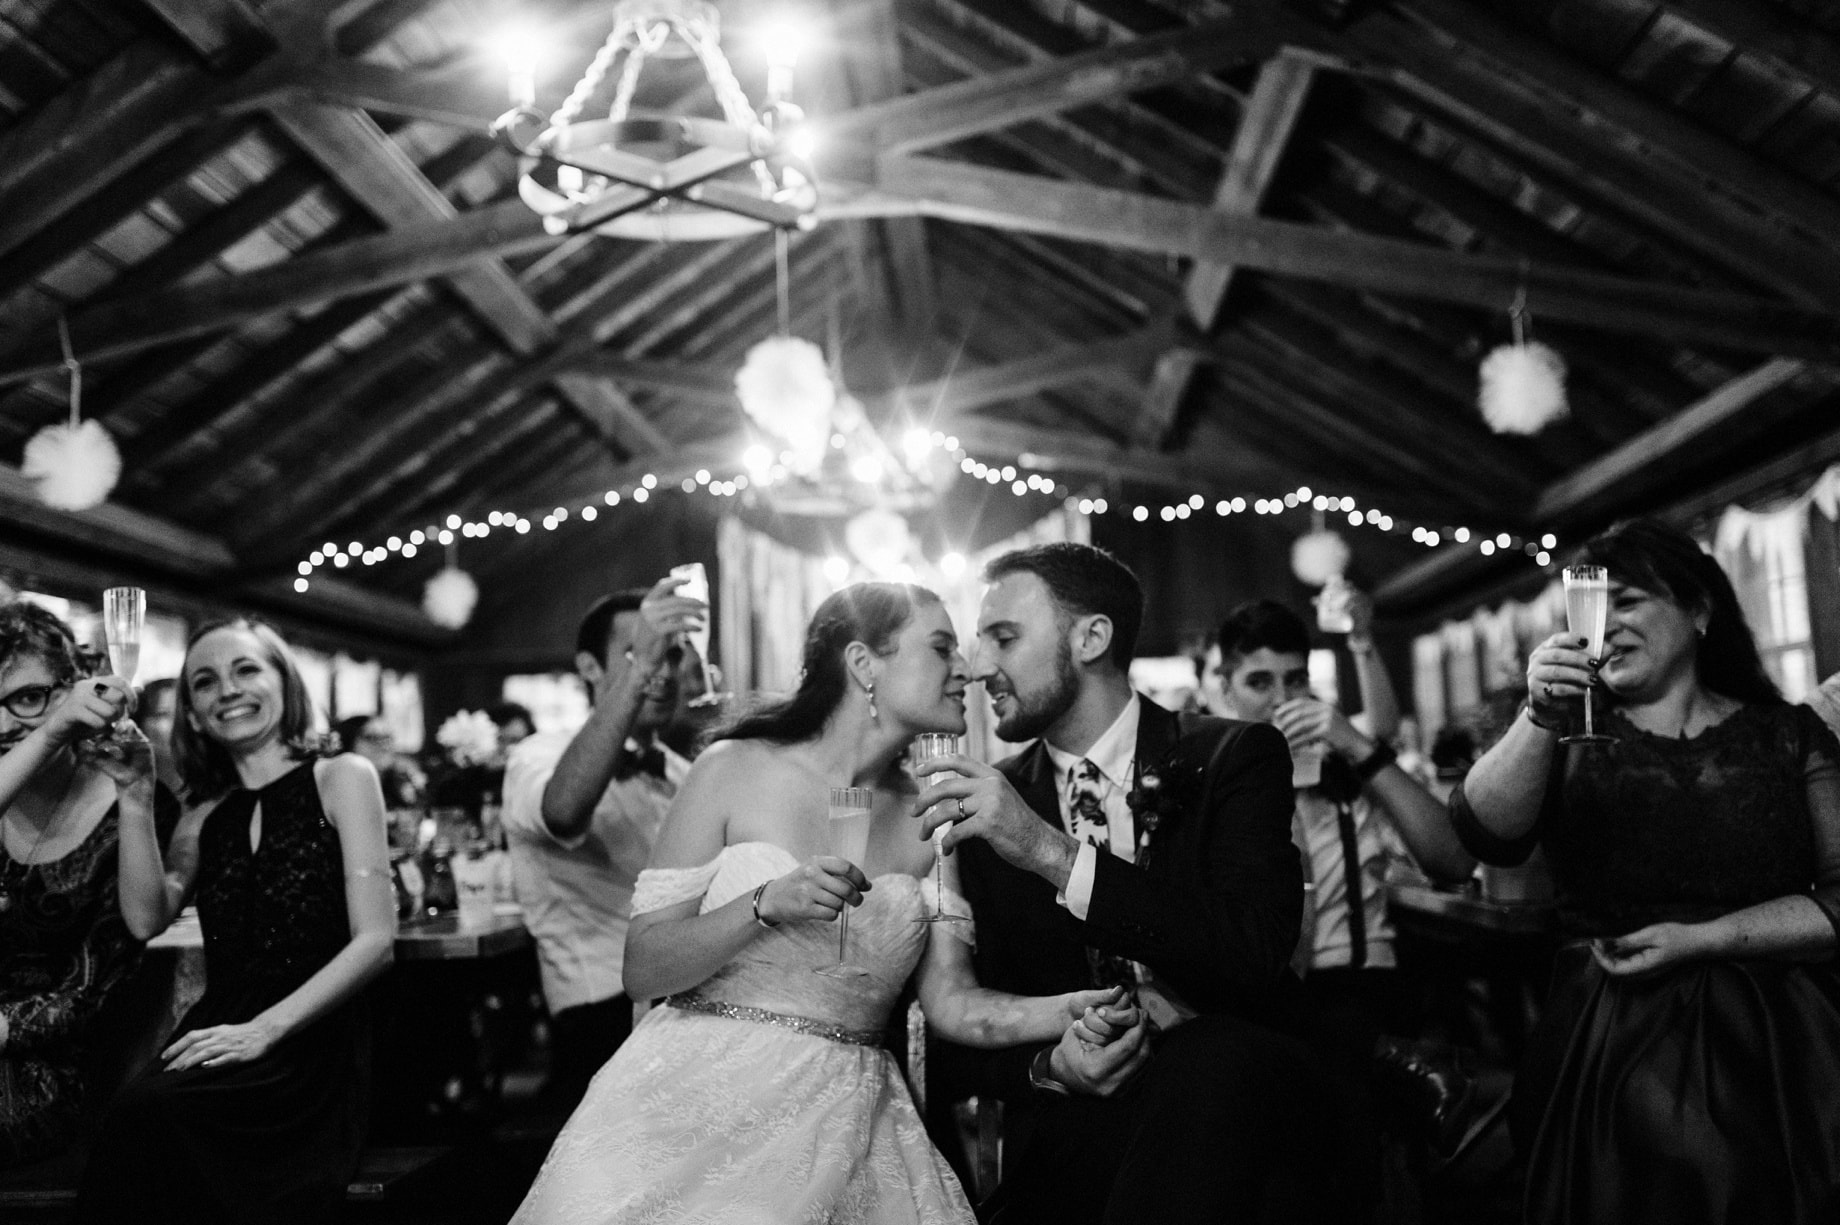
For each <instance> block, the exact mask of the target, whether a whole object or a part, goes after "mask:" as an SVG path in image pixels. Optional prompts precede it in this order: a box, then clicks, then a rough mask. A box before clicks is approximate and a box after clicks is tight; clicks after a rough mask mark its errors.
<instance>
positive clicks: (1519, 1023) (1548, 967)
mask: <svg viewBox="0 0 1840 1225" xmlns="http://www.w3.org/2000/svg"><path fill="white" fill-rule="evenodd" d="M1386 895H1387V913H1388V914H1389V915H1390V916H1391V918H1392V920H1393V924H1394V926H1395V927H1396V928H1397V929H1398V931H1399V938H1400V943H1399V950H1400V957H1401V963H1402V964H1406V962H1407V959H1409V960H1410V963H1411V964H1412V965H1413V966H1414V967H1415V968H1416V969H1417V970H1418V971H1419V972H1420V973H1421V974H1422V976H1423V978H1424V980H1425V981H1426V982H1427V983H1429V984H1430V986H1431V989H1432V996H1433V1000H1434V1002H1433V1005H1432V1014H1433V1019H1434V1022H1438V1023H1441V1024H1442V1025H1443V1026H1444V1027H1445V1028H1447V1029H1448V1030H1450V1031H1451V1032H1452V1034H1453V1036H1454V1037H1455V1039H1456V1040H1457V1041H1458V1042H1459V1043H1460V1044H1461V1045H1464V1046H1469V1047H1472V1048H1475V1049H1478V1050H1482V1051H1484V1052H1486V1053H1488V1054H1490V1055H1492V1056H1493V1057H1494V1058H1496V1059H1498V1060H1499V1061H1500V1062H1501V1063H1502V1064H1504V1065H1505V1066H1508V1067H1514V1066H1517V1065H1518V1064H1519V1062H1520V1058H1521V1055H1522V1053H1523V1052H1524V1051H1525V1050H1526V1045H1527V1038H1528V1036H1529V1035H1530V1034H1531V1033H1532V1032H1533V1027H1534V1026H1535V1025H1536V1024H1537V1023H1538V1021H1539V1017H1540V1013H1541V1011H1542V1010H1543V1008H1544V1006H1545V1002H1546V987H1547V983H1548V980H1549V979H1550V978H1551V974H1552V956H1553V952H1554V950H1555V949H1556V948H1557V946H1558V942H1559V935H1558V933H1559V922H1558V912H1557V909H1556V908H1555V907H1554V906H1553V904H1552V903H1550V902H1526V903H1509V902H1492V901H1489V900H1488V899H1486V898H1483V897H1481V896H1480V895H1477V894H1474V893H1457V892H1452V891H1450V890H1445V889H1435V888H1432V887H1431V886H1428V885H1416V884H1407V883H1389V884H1388V885H1387V887H1386Z"/></svg>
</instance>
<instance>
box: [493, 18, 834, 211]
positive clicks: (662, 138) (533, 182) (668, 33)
mask: <svg viewBox="0 0 1840 1225" xmlns="http://www.w3.org/2000/svg"><path fill="white" fill-rule="evenodd" d="M613 15H614V21H613V32H612V33H610V34H609V35H608V36H607V41H606V42H605V43H604V44H602V46H601V49H600V51H599V53H598V54H596V55H595V57H594V60H593V62H592V63H590V64H589V65H588V68H587V71H586V72H585V73H584V74H583V75H582V78H581V80H580V81H578V82H577V83H576V85H575V88H574V89H573V90H571V91H570V93H569V96H568V98H567V99H566V100H565V101H564V102H563V104H562V105H561V106H560V107H559V108H557V110H556V112H555V113H554V114H552V115H549V116H547V117H546V116H545V115H544V114H543V112H542V111H540V110H538V109H537V106H536V97H537V89H536V65H535V61H534V58H533V55H532V51H531V48H530V47H529V45H528V43H527V42H524V41H522V40H520V41H519V42H518V44H517V46H516V49H515V52H516V53H515V54H514V55H513V57H512V61H513V62H512V65H511V73H510V92H511V102H512V109H511V110H509V111H507V112H506V113H505V114H504V115H502V116H501V117H500V118H499V120H498V122H496V123H495V124H493V125H492V131H493V134H494V135H495V136H497V137H498V139H499V140H500V141H502V142H503V143H504V144H505V145H506V146H507V147H509V148H510V149H511V150H512V151H513V152H514V153H516V154H518V156H519V159H520V177H519V180H518V194H519V195H520V196H521V197H522V198H523V200H524V202H525V203H526V204H528V205H529V206H530V207H531V208H532V209H533V210H534V211H536V212H538V213H540V214H542V216H543V218H544V228H546V229H547V230H549V231H550V232H551V233H552V234H568V233H579V232H581V231H583V230H593V231H595V232H596V233H600V234H608V235H612V236H615V237H619V238H635V239H646V240H652V241H661V242H674V241H686V240H687V241H708V240H713V239H722V238H733V237H736V236H738V235H741V234H748V233H753V232H756V231H760V230H764V229H767V228H769V227H775V228H780V229H787V228H793V227H798V228H810V226H811V225H812V224H814V222H815V220H816V217H815V214H814V211H813V210H815V209H816V208H817V204H818V188H817V176H816V174H815V173H814V172H813V171H812V168H811V162H810V157H809V152H810V150H809V144H808V141H807V138H806V137H805V136H804V134H802V133H801V132H800V131H799V126H800V124H801V122H802V121H803V119H804V113H803V112H802V111H800V110H799V108H798V107H797V106H795V105H794V104H793V102H792V97H791V95H792V70H793V65H794V59H795V54H796V52H795V47H794V44H793V43H792V41H791V40H789V39H786V38H777V39H774V40H772V41H771V42H770V45H769V47H768V56H769V65H768V72H767V101H766V104H765V105H764V106H763V107H762V108H761V109H760V110H759V111H758V112H757V111H756V110H755V109H754V107H753V105H752V104H751V103H750V102H749V101H748V99H747V95H746V94H745V93H744V92H742V89H741V83H740V82H739V81H737V80H736V79H735V73H734V70H733V69H732V68H731V67H730V66H729V62H728V59H727V57H726V56H724V55H723V54H722V48H721V45H720V43H719V40H718V31H719V24H718V18H717V13H716V7H715V5H713V4H710V3H707V2H706V0H619V3H616V4H615V5H614V6H613ZM688 58H694V59H696V60H697V62H698V63H699V64H700V65H701V66H702V69H703V73H704V75H705V77H706V78H707V79H708V82H709V86H710V89H711V91H712V92H713V93H714V95H715V98H716V103H717V105H718V106H719V107H720V109H721V112H722V118H720V119H715V118H709V117H703V116H697V115H671V114H663V113H658V112H652V111H645V110H641V109H636V108H635V107H634V105H633V99H634V96H635V94H636V93H637V90H638V87H639V80H640V77H641V75H642V74H643V73H644V71H645V68H646V66H647V65H648V64H649V63H651V62H652V61H654V60H663V59H688ZM616 68H617V72H616ZM609 77H612V78H613V87H612V99H611V102H610V103H609V104H608V106H607V111H606V117H605V118H604V119H583V118H582V115H583V113H584V112H586V111H587V109H588V106H589V105H590V103H592V102H593V101H594V100H595V98H596V96H597V95H600V94H601V93H602V92H603V86H604V85H605V84H606V83H607V80H608V79H609Z"/></svg>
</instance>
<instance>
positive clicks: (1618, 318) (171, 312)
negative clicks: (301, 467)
mask: <svg viewBox="0 0 1840 1225" xmlns="http://www.w3.org/2000/svg"><path fill="white" fill-rule="evenodd" d="M877 180H878V181H877V183H876V185H875V187H874V189H873V190H872V191H871V192H869V193H866V194H865V195H864V196H861V197H859V198H857V199H854V200H846V201H843V202H840V203H839V204H837V205H836V206H834V209H833V213H834V214H835V213H841V214H843V215H852V216H872V215H887V214H890V213H895V214H901V213H907V214H925V215H928V216H935V217H939V218H941V219H943V220H951V221H959V222H964V223H969V224H973V225H990V226H996V227H999V228H1005V229H1015V230H1021V231H1024V232H1028V233H1036V234H1043V235H1048V236H1052V237H1058V238H1063V239H1068V240H1072V241H1078V242H1092V243H1101V244H1107V245H1112V246H1118V247H1123V248H1126V249H1131V250H1139V251H1150V252H1156V253H1160V254H1173V255H1187V256H1190V257H1191V258H1212V259H1219V260H1223V261H1231V262H1236V263H1239V264H1242V265H1244V266H1246V267H1256V268H1258V269H1260V270H1261V271H1265V272H1270V273H1274V274H1277V275H1284V276H1296V277H1302V278H1304V279H1310V280H1322V281H1328V282H1331V283H1337V284H1343V285H1349V286H1353V287H1356V288H1361V289H1366V290H1370V291H1373V292H1377V293H1386V294H1394V293H1397V294H1405V295H1407V296H1416V297H1425V298H1429V299H1432V300H1434V301H1445V302H1458V303H1462V304H1465V305H1472V306H1483V307H1487V308H1489V309H1491V310H1495V311H1500V312H1505V311H1506V310H1507V309H1508V307H1509V306H1510V305H1511V304H1512V302H1513V301H1514V298H1515V294H1516V293H1517V291H1519V290H1520V289H1521V288H1522V287H1523V285H1524V286H1525V288H1526V291H1527V306H1528V309H1530V310H1532V311H1533V312H1534V314H1535V315H1536V316H1537V317H1540V318H1544V319H1555V320H1569V321H1572V322H1577V323H1583V324H1587V325H1591V326H1596V327H1601V328H1605V329H1610V330H1627V331H1636V332H1642V333H1648V334H1654V335H1660V336H1668V337H1671V338H1673V339H1676V340H1700V341H1705V342H1708V343H1713V344H1721V345H1729V346H1731V347H1734V348H1739V349H1745V350H1750V351H1761V352H1776V353H1781V354H1785V355H1790V356H1801V357H1809V358H1813V359H1815V360H1833V359H1834V358H1835V357H1836V356H1837V355H1840V337H1837V334H1836V333H1837V329H1836V326H1835V325H1836V319H1835V317H1834V316H1833V315H1832V314H1830V313H1829V312H1826V311H1814V310H1808V309H1800V308H1796V307H1792V306H1787V305H1783V304H1779V303H1774V302H1769V301H1764V300H1760V299H1755V298H1749V297H1745V296H1742V295H1736V294H1727V293H1717V292H1709V291H1696V290H1687V289H1681V288H1679V287H1676V286H1664V285H1654V284H1650V283H1646V282H1640V281H1634V280H1630V279H1627V278H1621V277H1613V276H1605V275H1602V274H1596V273H1584V272H1578V271H1575V270H1572V269H1566V268H1548V267H1543V266H1538V265H1535V266H1533V267H1531V268H1523V266H1522V264H1521V263H1520V262H1519V261H1515V260H1508V259H1497V258H1488V257H1478V256H1467V255H1462V254H1459V253H1455V252H1451V251H1448V250H1442V249H1437V248H1434V247H1431V246H1429V245H1425V244H1416V243H1408V242H1400V241H1396V240H1388V239H1375V238H1369V237H1366V236H1363V235H1358V234H1338V233H1333V232H1329V231H1325V230H1323V229H1321V228H1320V227H1315V226H1306V225H1299V224H1296V223H1292V222H1280V221H1272V220H1268V219H1264V218H1256V217H1226V216H1221V215H1219V214H1216V213H1213V212H1212V210H1209V209H1206V208H1203V207H1201V206H1198V205H1192V204H1183V203H1180V202H1177V201H1171V200H1162V199H1157V198H1153V197H1148V196H1141V195H1137V194H1134V193H1130V192H1119V191H1112V190H1108V189H1103V188H1094V187H1087V186H1082V185H1079V184H1072V183H1065V182H1061V181H1058V180H1052V179H1044V178H1041V177H1040V176H1035V175H1025V174H1016V173H1013V172H1010V171H1001V170H991V169H988V168H984V167H977V166H969V165H964V164H962V163H955V162H946V161H940V160H938V159H932V158H893V159H889V160H888V161H886V162H885V163H884V164H883V165H882V167H881V168H880V169H879V171H878V172H877ZM556 241H558V240H557V239H556V238H554V237H552V236H550V235H547V234H545V233H544V232H543V231H542V227H541V224H540V222H539V221H538V219H537V218H536V216H535V215H534V214H532V213H531V212H530V211H529V209H527V208H526V207H525V206H524V205H523V203H522V202H521V201H517V200H507V201H504V202H502V203H499V204H495V205H488V206H486V207H484V208H481V209H475V210H472V211H470V212H467V213H463V214H461V215H460V216H458V217H456V218H453V219H452V220H448V221H441V222H430V223H428V224H426V225H421V226H417V227H414V228H413V229H410V230H407V231H404V232H400V233H391V234H387V235H383V236H380V237H377V238H371V239H358V240H355V241H353V242H349V243H345V244H341V245H340V246H339V247H337V248H334V249H332V250H329V251H326V252H323V253H320V254H317V255H306V256H301V257H298V258H296V259H292V260H289V261H287V262H286V263H283V264H281V265H278V266H276V267H274V268H266V269H261V270H258V271H256V272H253V273H250V274H248V275H245V276H241V277H235V278H225V279H223V280H220V281H216V282H212V283H210V284H207V285H185V286H178V287H175V288H172V289H168V290H162V291H159V292H156V293H152V294H147V295H144V296H141V297H136V298H132V299H125V300H123V301H120V302H113V303H105V304H99V305H97V306H95V307H92V308H91V309H89V310H87V311H84V312H81V313H80V314H78V315H77V316H76V318H74V319H73V320H72V321H71V325H70V326H71V332H72V343H73V344H74V345H75V346H76V348H77V350H78V351H79V352H82V353H87V354H89V355H90V356H91V358H92V360H103V359H106V358H108V357H112V356H119V355H121V354H122V353H126V352H133V351H136V350H138V349H141V348H145V347H148V346H149V345H152V344H156V343H160V342H162V341H167V340H173V339H178V338H182V337H186V336H193V335H200V334H203V333H206V332H210V331H215V330H218V329H221V328H223V327H227V326H230V325H232V324H235V323H239V322H242V321H244V320H247V319H250V318H254V317H257V316H259V315H263V314H272V313H274V312H276V311H280V310H287V309H292V308H295V307H298V306H301V305H306V304H308V303H312V302H318V301H325V300H328V299H332V298H338V297H343V296H346V295H348V294H351V293H358V292H363V291H364V290H366V289H375V288H382V287H385V286H389V285H396V284H401V283H403V282H405V281H410V280H420V279H424V278H426V277H429V276H437V275H443V274H446V273H449V272H452V271H453V270H455V269H456V268H460V267H463V266H465V265H466V264H467V263H470V262H473V261H476V260H478V259H480V258H484V257H488V256H491V255H495V254H496V255H500V256H502V255H504V254H507V253H509V252H511V251H518V250H525V251H529V250H540V249H542V248H543V247H546V246H548V245H551V244H553V243H555V242H556ZM60 360H61V359H60V357H59V355H58V350H57V340H56V337H55V335H54V334H53V333H52V329H49V328H46V329H44V330H42V331H41V332H40V333H38V334H37V335H35V336H34V337H32V338H31V340H30V341H28V342H27V343H26V344H25V345H23V346H21V347H20V350H19V351H18V352H17V353H15V354H14V355H13V356H12V358H11V359H9V360H6V361H4V362H0V381H14V380H17V379H20V378H24V377H28V376H31V375H34V374H38V373H44V372H48V371H50V370H53V369H55V368H57V366H58V365H59V364H60Z"/></svg>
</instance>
